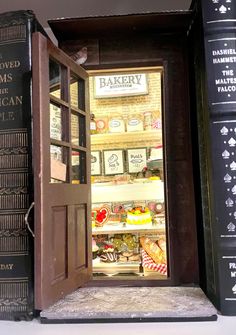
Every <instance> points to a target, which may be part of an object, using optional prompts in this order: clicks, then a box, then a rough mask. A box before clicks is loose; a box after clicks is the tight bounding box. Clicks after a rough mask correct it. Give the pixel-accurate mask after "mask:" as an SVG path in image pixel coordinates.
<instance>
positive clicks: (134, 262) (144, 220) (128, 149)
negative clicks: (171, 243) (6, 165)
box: [89, 68, 167, 279]
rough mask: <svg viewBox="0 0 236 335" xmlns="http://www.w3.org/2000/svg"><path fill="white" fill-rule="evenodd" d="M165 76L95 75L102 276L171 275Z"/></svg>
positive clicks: (95, 198) (94, 177) (96, 237)
mask: <svg viewBox="0 0 236 335" xmlns="http://www.w3.org/2000/svg"><path fill="white" fill-rule="evenodd" d="M162 75H163V73H162V68H153V69H149V70H145V69H144V70H142V69H141V70H140V69H139V70H138V71H137V70H136V71H130V70H129V71H127V70H126V71H125V70H123V71H121V70H120V71H115V72H101V71H97V72H93V73H91V74H90V85H89V87H90V113H91V123H90V131H91V181H92V212H91V220H92V252H93V275H94V277H97V276H99V277H103V276H109V277H113V276H114V277H117V276H121V275H122V277H124V278H126V277H135V276H137V277H140V276H141V277H142V276H145V277H146V276H152V277H154V278H156V279H157V278H158V279H165V278H166V276H167V254H166V250H167V248H166V227H165V192H164V183H165V180H164V179H165V178H164V173H163V138H162Z"/></svg>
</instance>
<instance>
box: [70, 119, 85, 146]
mask: <svg viewBox="0 0 236 335" xmlns="http://www.w3.org/2000/svg"><path fill="white" fill-rule="evenodd" d="M71 142H72V144H75V145H79V146H81V147H86V125H85V117H84V116H83V115H78V114H74V113H72V114H71Z"/></svg>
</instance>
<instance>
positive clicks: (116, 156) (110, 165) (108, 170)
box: [103, 150, 124, 175]
mask: <svg viewBox="0 0 236 335" xmlns="http://www.w3.org/2000/svg"><path fill="white" fill-rule="evenodd" d="M103 159H104V174H105V175H115V174H122V173H124V152H123V150H104V151H103Z"/></svg>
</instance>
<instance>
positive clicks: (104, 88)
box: [94, 73, 148, 98]
mask: <svg viewBox="0 0 236 335" xmlns="http://www.w3.org/2000/svg"><path fill="white" fill-rule="evenodd" d="M147 93H148V82H147V75H146V74H145V73H127V74H115V75H104V76H95V77H94V97H95V98H112V97H122V96H132V95H144V94H147Z"/></svg>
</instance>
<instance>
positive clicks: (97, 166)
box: [91, 151, 102, 176]
mask: <svg viewBox="0 0 236 335" xmlns="http://www.w3.org/2000/svg"><path fill="white" fill-rule="evenodd" d="M101 174H102V169H101V151H91V175H92V176H99V175H101Z"/></svg>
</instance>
